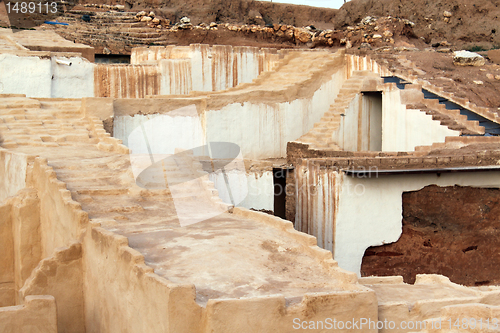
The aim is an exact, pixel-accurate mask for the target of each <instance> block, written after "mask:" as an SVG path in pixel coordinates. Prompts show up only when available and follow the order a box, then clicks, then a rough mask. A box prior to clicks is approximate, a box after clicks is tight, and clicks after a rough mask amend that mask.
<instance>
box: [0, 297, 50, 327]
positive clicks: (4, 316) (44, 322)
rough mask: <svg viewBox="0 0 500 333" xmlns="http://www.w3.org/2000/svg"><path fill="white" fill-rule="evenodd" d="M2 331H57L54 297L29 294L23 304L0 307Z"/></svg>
mask: <svg viewBox="0 0 500 333" xmlns="http://www.w3.org/2000/svg"><path fill="white" fill-rule="evenodd" d="M0 331H1V332H5V333H17V332H44V333H57V312H56V301H55V299H54V297H52V296H29V297H27V298H26V300H25V302H24V304H23V305H19V306H9V307H3V308H0Z"/></svg>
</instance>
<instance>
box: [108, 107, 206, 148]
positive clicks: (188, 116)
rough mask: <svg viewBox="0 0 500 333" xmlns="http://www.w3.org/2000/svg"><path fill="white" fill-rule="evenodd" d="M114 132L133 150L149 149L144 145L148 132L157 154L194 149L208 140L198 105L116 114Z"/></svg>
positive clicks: (151, 144)
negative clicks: (139, 113)
mask: <svg viewBox="0 0 500 333" xmlns="http://www.w3.org/2000/svg"><path fill="white" fill-rule="evenodd" d="M137 130H139V131H137ZM134 131H135V132H134ZM143 131H144V133H143ZM113 134H114V137H115V138H117V139H120V140H122V141H123V144H124V145H125V146H127V147H128V148H129V149H130V150H131V151H132V153H133V154H138V153H147V152H148V151H147V150H145V149H144V147H143V142H144V135H146V134H147V138H148V142H149V148H150V151H151V152H152V153H154V154H174V153H175V149H176V148H180V149H192V148H194V147H199V146H202V145H204V144H205V140H204V130H203V128H202V124H201V121H200V118H199V117H198V113H197V111H196V107H195V106H194V105H190V106H186V107H181V108H179V109H177V110H175V111H174V112H169V113H165V114H151V115H135V116H133V117H131V116H115V118H114V125H113Z"/></svg>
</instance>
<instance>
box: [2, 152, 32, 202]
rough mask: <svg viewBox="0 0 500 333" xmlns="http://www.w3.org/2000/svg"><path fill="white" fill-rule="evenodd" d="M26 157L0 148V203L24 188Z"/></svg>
mask: <svg viewBox="0 0 500 333" xmlns="http://www.w3.org/2000/svg"><path fill="white" fill-rule="evenodd" d="M27 166H28V156H27V155H25V154H19V153H11V152H7V150H5V149H1V148H0V179H1V180H2V181H1V182H0V203H2V202H4V201H5V200H6V199H7V198H8V197H10V196H14V195H16V193H17V192H18V191H20V190H21V189H23V188H25V187H26V170H27Z"/></svg>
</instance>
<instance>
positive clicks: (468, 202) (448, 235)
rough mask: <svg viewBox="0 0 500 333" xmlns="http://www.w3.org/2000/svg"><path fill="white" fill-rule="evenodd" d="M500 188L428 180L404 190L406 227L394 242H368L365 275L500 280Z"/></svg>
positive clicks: (465, 282)
mask: <svg viewBox="0 0 500 333" xmlns="http://www.w3.org/2000/svg"><path fill="white" fill-rule="evenodd" d="M499 239H500V190H499V189H489V188H474V187H462V186H450V187H439V186H436V185H431V186H427V187H425V188H423V189H421V190H419V191H414V192H406V193H404V194H403V231H402V235H401V237H400V239H399V240H398V241H397V242H395V243H392V244H387V245H383V246H377V247H371V248H368V249H367V250H366V252H365V256H364V258H363V263H362V266H361V275H362V276H372V275H378V276H391V275H402V276H403V278H404V280H405V282H407V283H414V282H415V276H416V274H442V275H445V276H447V277H449V278H450V280H451V281H452V282H455V283H459V284H463V285H467V286H480V285H489V284H499V283H500V275H499V267H500V242H499V241H498V240H499Z"/></svg>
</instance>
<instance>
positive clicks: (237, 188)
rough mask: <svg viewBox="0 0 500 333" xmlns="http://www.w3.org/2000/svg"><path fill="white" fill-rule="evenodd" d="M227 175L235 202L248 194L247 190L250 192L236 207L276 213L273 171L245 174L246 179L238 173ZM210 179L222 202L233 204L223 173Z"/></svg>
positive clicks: (212, 174) (228, 173)
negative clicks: (244, 194)
mask: <svg viewBox="0 0 500 333" xmlns="http://www.w3.org/2000/svg"><path fill="white" fill-rule="evenodd" d="M226 174H227V176H228V179H229V183H230V184H231V186H230V188H231V194H232V197H233V200H234V199H235V198H242V197H243V195H242V194H241V193H246V192H245V189H246V190H247V192H248V194H247V195H246V196H244V197H243V200H241V201H240V202H239V203H237V204H236V206H238V207H244V208H248V209H250V208H253V209H257V210H260V209H265V210H270V211H274V183H273V173H272V171H266V172H262V173H245V177H241V173H237V172H236V171H229V172H227V173H226ZM209 178H210V180H211V181H212V182H213V183H214V186H215V188H216V189H217V191H218V192H219V197H220V198H221V199H222V201H224V202H225V203H227V204H233V203H232V202H231V199H230V196H229V193H228V191H227V188H228V187H227V186H226V181H225V179H224V175H223V174H222V172H221V171H219V172H216V173H211V174H210V175H209Z"/></svg>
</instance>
